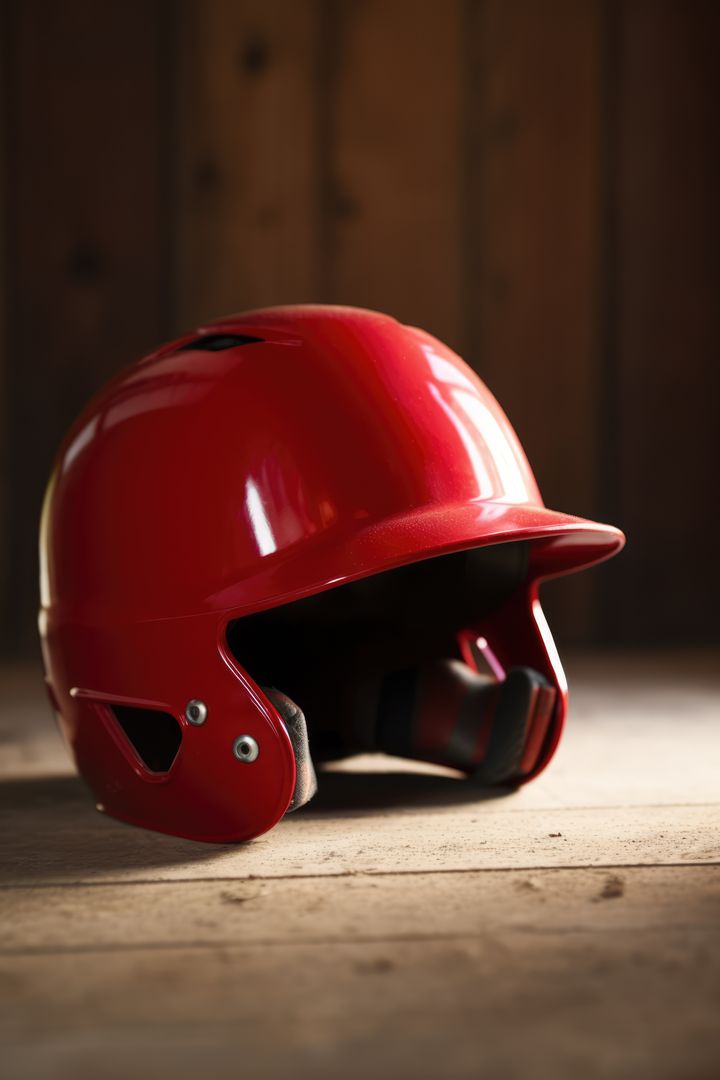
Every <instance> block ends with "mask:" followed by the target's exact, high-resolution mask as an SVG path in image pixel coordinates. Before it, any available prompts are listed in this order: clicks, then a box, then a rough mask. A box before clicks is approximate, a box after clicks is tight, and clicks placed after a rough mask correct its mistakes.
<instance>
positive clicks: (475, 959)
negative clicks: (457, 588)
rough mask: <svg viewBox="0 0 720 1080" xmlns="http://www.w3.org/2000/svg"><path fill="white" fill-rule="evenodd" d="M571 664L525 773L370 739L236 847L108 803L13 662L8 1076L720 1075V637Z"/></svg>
mask: <svg viewBox="0 0 720 1080" xmlns="http://www.w3.org/2000/svg"><path fill="white" fill-rule="evenodd" d="M568 668H569V674H570V677H571V684H572V686H573V689H574V696H573V702H572V716H571V723H570V725H569V728H568V733H567V736H566V739H565V742H564V744H563V746H562V748H561V751H560V752H559V754H558V756H557V758H556V760H555V762H554V764H553V765H552V766H551V768H550V770H549V772H547V773H546V774H545V775H544V776H543V777H542V778H540V779H539V780H538V781H537V782H536V783H535V784H534V785H531V786H530V787H528V788H527V789H525V790H523V791H521V792H518V793H516V794H512V795H505V796H502V797H494V798H487V797H486V798H482V797H480V796H479V794H478V792H477V791H473V789H472V788H471V786H470V785H469V784H465V783H463V782H461V781H458V780H457V779H455V778H453V777H451V776H449V775H445V774H442V773H441V772H439V771H435V772H433V771H431V770H425V771H420V772H418V771H415V772H413V771H409V770H408V767H407V765H403V764H402V763H398V762H396V761H394V760H391V759H379V758H377V759H363V760H358V761H356V762H355V763H354V764H353V767H352V770H351V771H348V770H347V767H346V770H345V771H336V772H333V773H328V774H324V775H323V776H321V778H320V781H321V792H320V795H319V796H318V798H317V800H316V802H315V803H314V804H313V805H312V806H310V807H308V808H307V809H305V810H303V811H301V812H299V813H298V814H296V815H294V816H292V817H290V818H288V819H287V820H286V821H284V822H283V823H282V824H281V825H280V826H279V827H278V828H277V829H275V830H274V831H273V832H272V833H270V834H269V835H267V836H265V837H262V838H261V839H259V840H257V841H255V842H253V843H252V844H248V845H244V846H238V847H214V846H203V845H200V844H194V843H189V842H185V841H179V840H174V839H172V838H168V837H163V836H159V835H154V834H151V833H145V832H143V831H140V830H136V829H133V828H130V827H128V826H124V825H121V824H118V823H116V822H113V821H111V820H108V819H106V818H103V817H101V816H100V815H99V814H97V813H96V811H95V810H94V808H93V803H92V800H91V799H90V797H89V796H88V794H87V793H86V791H85V789H84V787H83V786H82V784H81V783H80V781H78V780H77V779H76V778H75V776H74V775H73V773H72V770H71V768H70V766H69V765H68V764H67V762H66V759H65V754H64V750H63V748H62V746H61V744H60V741H59V738H58V736H57V735H56V734H55V731H54V727H53V721H52V719H51V717H50V715H49V712H48V711H47V710H46V708H45V705H44V698H43V693H42V689H41V684H40V682H39V679H38V676H37V674H36V673H31V672H6V673H5V674H4V677H3V711H2V720H1V724H0V740H1V741H0V748H1V750H2V770H1V772H0V809H1V811H2V821H3V825H2V848H3V851H2V862H1V868H0V885H1V887H0V904H1V906H2V910H1V913H0V920H1V926H2V942H1V947H0V1024H1V1027H2V1037H3V1044H4V1046H3V1058H2V1061H3V1064H1V1065H0V1069H1V1070H2V1075H3V1077H5V1078H6V1080H10V1078H13V1080H14V1078H16V1077H17V1078H21V1077H22V1078H26V1077H28V1078H29V1077H68V1078H70V1077H72V1078H73V1080H84V1078H86V1077H87V1078H93V1080H104V1078H113V1080H114V1078H116V1077H117V1078H118V1080H119V1078H123V1080H126V1078H127V1077H131V1076H132V1077H145V1076H147V1077H161V1076H163V1077H164V1076H170V1077H173V1080H176V1078H178V1080H182V1078H185V1077H188V1078H190V1077H197V1076H201V1077H204V1078H207V1080H214V1078H216V1077H217V1078H224V1077H236V1076H242V1077H278V1078H286V1077H287V1078H297V1077H312V1078H324V1077H327V1078H333V1080H335V1078H340V1077H348V1076H349V1077H356V1076H358V1077H359V1076H366V1075H368V1076H372V1077H376V1078H382V1077H402V1078H405V1077H407V1078H412V1080H416V1078H425V1077H432V1078H443V1080H444V1078H454V1077H481V1076H482V1077H485V1076H487V1077H489V1078H493V1080H495V1078H498V1080H504V1078H514V1077H529V1076H532V1077H533V1078H535V1077H538V1078H541V1080H544V1078H547V1080H551V1078H552V1080H558V1078H560V1080H563V1078H568V1080H569V1078H573V1080H575V1078H577V1077H583V1078H588V1077H590V1078H593V1077H602V1078H605V1077H607V1078H610V1077H613V1078H616V1077H633V1078H638V1077H639V1078H645V1077H647V1078H648V1080H650V1078H652V1080H657V1078H664V1077H677V1078H683V1080H693V1078H703V1077H708V1078H710V1077H713V1078H716V1077H718V1076H720V867H719V864H720V664H719V663H718V658H717V656H709V655H707V654H706V655H704V656H699V655H694V656H689V655H684V656H680V655H675V656H672V655H664V656H654V657H653V656H633V657H628V658H625V659H619V658H612V657H609V658H608V657H605V658H602V657H594V658H585V659H582V658H580V659H576V660H575V661H573V662H571V663H569V664H568Z"/></svg>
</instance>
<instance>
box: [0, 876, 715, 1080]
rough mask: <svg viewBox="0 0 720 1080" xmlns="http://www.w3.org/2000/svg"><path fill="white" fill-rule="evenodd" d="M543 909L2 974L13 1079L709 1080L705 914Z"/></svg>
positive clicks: (85, 957) (84, 958)
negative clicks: (507, 917) (662, 917)
mask: <svg viewBox="0 0 720 1080" xmlns="http://www.w3.org/2000/svg"><path fill="white" fill-rule="evenodd" d="M326 895H327V900H328V903H330V904H331V903H332V899H333V895H332V891H331V890H328V893H327V894H326ZM419 898H420V897H419V896H418V899H419ZM648 899H649V898H648ZM175 903H176V904H177V905H181V904H182V898H181V897H178V898H177V899H176V901H175ZM501 903H502V901H501ZM606 903H607V904H608V905H610V904H614V905H618V907H620V908H621V906H622V904H623V901H622V900H621V899H620V900H618V899H616V900H608V901H607V902H606ZM590 906H591V907H592V910H593V911H596V910H597V908H598V905H597V904H592V903H591V902H590ZM544 908H545V905H543V902H542V900H538V901H537V903H536V904H535V906H534V913H533V915H532V920H533V926H531V927H528V928H525V929H522V928H512V929H510V928H505V929H502V930H499V931H498V930H497V929H496V928H495V927H488V928H487V929H486V930H483V931H481V932H480V933H479V934H477V935H475V936H468V937H465V938H455V939H453V940H451V941H443V940H437V939H436V940H427V939H425V940H420V941H416V942H404V941H392V940H388V941H383V942H371V943H365V942H362V941H354V942H348V943H342V944H332V943H327V944H322V945H317V944H312V945H309V944H300V943H298V944H295V945H276V946H267V945H264V944H261V945H259V946H258V947H253V946H252V945H250V946H247V945H242V944H240V943H238V944H237V945H234V946H214V947H209V948H203V949H193V948H187V947H186V948H184V947H183V945H182V944H181V943H179V944H178V945H176V946H175V947H174V948H170V949H163V950H138V951H135V950H122V949H121V950H119V951H117V952H114V953H113V952H100V953H96V952H90V953H87V954H81V953H71V954H69V955H64V956H63V955H57V954H56V955H52V956H43V955H40V956H21V957H12V958H8V959H3V960H2V962H1V963H0V971H2V979H3V982H2V986H3V990H2V1003H3V1010H2V1021H1V1023H2V1032H3V1036H4V1042H5V1049H4V1064H5V1075H6V1076H8V1077H10V1078H11V1080H20V1078H30V1077H37V1076H47V1075H52V1076H53V1077H60V1078H62V1080H65V1078H67V1080H70V1078H73V1080H78V1078H81V1080H85V1077H88V1078H93V1080H97V1078H99V1077H102V1078H103V1080H104V1078H108V1080H116V1078H117V1080H120V1078H122V1077H126V1076H127V1075H129V1074H132V1075H135V1076H138V1077H143V1078H144V1077H151V1076H156V1075H158V1073H161V1074H162V1073H170V1074H172V1075H173V1076H178V1077H182V1078H184V1077H194V1076H197V1075H198V1073H200V1074H204V1075H209V1076H213V1077H220V1078H225V1077H236V1076H237V1075H238V1072H241V1074H242V1075H249V1076H253V1077H256V1076H257V1077H287V1076H288V1075H289V1074H290V1073H292V1075H293V1076H299V1077H313V1078H317V1077H327V1078H332V1080H334V1078H336V1077H337V1076H338V1075H340V1074H341V1075H343V1076H350V1077H365V1076H368V1075H373V1076H376V1077H379V1078H383V1080H385V1078H387V1080H390V1078H392V1080H397V1078H401V1080H404V1078H408V1080H411V1078H415V1077H422V1078H428V1080H430V1078H432V1080H436V1078H437V1077H439V1076H442V1077H447V1078H450V1080H455V1078H458V1080H459V1078H463V1080H469V1078H470V1077H477V1076H478V1074H480V1075H488V1076H501V1077H507V1078H509V1080H516V1078H517V1080H521V1078H524V1077H527V1076H528V1075H529V1073H530V1072H531V1073H532V1075H533V1076H537V1077H540V1078H541V1080H557V1078H558V1077H559V1078H561V1080H566V1078H567V1080H575V1078H576V1077H577V1076H578V1075H582V1076H584V1077H589V1078H591V1080H595V1078H597V1080H601V1078H602V1080H605V1078H607V1077H608V1076H612V1077H620V1078H623V1080H624V1078H628V1080H629V1078H632V1080H637V1078H643V1080H644V1078H645V1077H647V1078H651V1077H652V1078H653V1080H655V1078H658V1077H659V1078H661V1080H676V1078H677V1077H679V1076H690V1077H697V1078H702V1080H705V1078H707V1080H709V1078H710V1077H711V1076H713V1075H714V1071H713V1070H714V1064H715V1063H716V1060H717V1054H718V1028H717V1005H716V1001H717V992H718V976H719V971H718V959H717V955H718V954H717V950H716V949H715V950H709V949H708V943H709V942H712V941H714V940H716V937H715V935H716V931H715V930H714V929H713V928H712V927H709V926H708V924H707V922H706V921H704V920H703V921H702V922H701V923H700V924H699V925H698V926H697V927H696V926H695V925H693V922H692V918H691V916H692V914H693V913H694V912H695V909H696V906H695V904H694V903H692V902H690V903H689V904H688V906H687V907H686V909H685V912H683V911H682V910H680V911H679V912H678V915H677V916H676V917H675V918H674V919H672V920H668V921H667V922H666V923H665V924H664V925H663V926H662V927H660V928H657V927H653V926H650V927H642V926H641V925H638V924H636V923H634V922H633V920H631V921H630V923H629V925H625V926H623V925H622V922H623V920H622V917H621V916H616V917H615V918H616V925H615V926H614V927H613V929H612V930H609V931H608V932H602V931H597V930H593V929H582V928H580V927H575V926H574V925H573V924H572V923H569V922H566V923H565V924H564V925H561V926H559V927H558V928H557V929H551V928H549V927H548V928H544V927H543V911H544ZM428 914H429V916H430V917H431V914H432V913H431V912H429V913H428ZM320 917H321V916H319V918H320ZM534 926H537V930H535V929H534V928H533V927H534Z"/></svg>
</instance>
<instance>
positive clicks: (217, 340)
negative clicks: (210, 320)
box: [178, 334, 265, 352]
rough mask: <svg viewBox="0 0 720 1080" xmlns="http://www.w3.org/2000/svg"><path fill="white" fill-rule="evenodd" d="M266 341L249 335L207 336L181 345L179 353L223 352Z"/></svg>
mask: <svg viewBox="0 0 720 1080" xmlns="http://www.w3.org/2000/svg"><path fill="white" fill-rule="evenodd" d="M264 340H265V338H261V337H250V335H249V334H206V335H205V336H204V337H199V338H193V340H192V341H188V342H187V344H186V345H181V346H180V348H179V349H178V352H188V351H190V350H192V351H193V352H195V351H197V352H222V350H223V349H236V348H237V347H238V346H239V345H257V344H258V342H261V341H264Z"/></svg>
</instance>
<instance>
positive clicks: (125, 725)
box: [111, 705, 182, 773]
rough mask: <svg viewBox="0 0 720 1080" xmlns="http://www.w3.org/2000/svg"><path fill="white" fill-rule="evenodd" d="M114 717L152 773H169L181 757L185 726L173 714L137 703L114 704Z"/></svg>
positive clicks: (112, 707)
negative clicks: (178, 757) (181, 725)
mask: <svg viewBox="0 0 720 1080" xmlns="http://www.w3.org/2000/svg"><path fill="white" fill-rule="evenodd" d="M111 709H112V713H113V716H114V717H115V720H116V721H117V723H118V725H119V727H120V728H121V729H122V731H123V733H124V735H125V737H126V739H127V740H128V742H129V743H130V744H131V745H132V748H133V750H134V751H135V753H136V754H137V756H138V757H139V758H140V760H141V761H142V763H143V765H144V766H145V768H146V769H148V770H149V771H150V772H154V773H166V772H168V770H169V769H170V767H171V765H172V763H173V761H174V760H175V758H176V757H177V752H178V750H179V749H180V743H181V742H182V728H181V727H180V724H179V723H178V721H177V720H176V719H175V717H174V716H171V715H170V713H166V712H160V711H158V710H157V709H141V708H136V707H135V706H134V705H112V706H111Z"/></svg>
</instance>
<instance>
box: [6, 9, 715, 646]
mask: <svg viewBox="0 0 720 1080" xmlns="http://www.w3.org/2000/svg"><path fill="white" fill-rule="evenodd" d="M719 43H720V3H716V2H713V0H688V2H686V3H678V2H670V0H627V2H625V3H620V2H612V0H610V2H607V3H602V2H599V0H535V2H532V0H509V2H508V0H434V2H433V0H334V2H333V0H317V2H314V0H235V2H230V0H185V2H182V0H179V2H171V0H101V2H98V0H55V2H42V0H24V2H23V0H8V2H7V3H5V4H4V5H3V7H2V51H3V56H2V61H3V62H2V86H1V88H0V94H1V97H2V147H3V154H2V165H3V168H2V180H1V184H0V205H1V207H2V219H1V221H2V224H1V229H2V244H3V253H4V257H3V264H2V274H1V275H0V286H1V288H0V341H1V343H2V360H1V363H0V407H1V409H2V437H3V445H2V468H1V469H0V499H1V521H2V530H1V532H2V537H1V539H2V549H1V551H0V575H1V578H2V616H1V618H0V629H1V631H2V642H3V648H4V651H5V653H6V654H7V655H10V654H16V655H18V654H20V655H21V654H32V653H33V652H34V651H35V650H36V643H35V615H36V608H37V585H36V577H37V571H36V560H37V556H36V549H37V543H36V532H37V521H38V514H39V507H40V501H41V498H42V492H43V487H44V484H45V481H46V479H47V475H48V472H49V469H50V465H51V460H52V456H53V453H54V450H55V447H56V446H57V443H58V442H59V440H60V438H61V436H62V434H63V432H64V430H65V428H66V427H67V425H68V423H69V422H70V421H71V419H72V418H73V417H74V415H75V414H76V413H77V411H78V410H79V408H80V407H81V405H82V404H83V402H84V401H85V400H86V399H87V398H88V397H89V395H90V394H91V393H92V392H93V391H94V390H95V389H96V388H97V387H98V386H99V385H100V384H101V383H102V382H103V381H104V380H105V379H106V378H107V377H108V376H109V375H111V374H112V373H113V372H115V371H116V370H117V369H118V368H120V367H121V366H123V365H124V364H126V363H128V362H129V361H131V360H132V359H134V358H135V357H136V356H137V355H138V354H140V353H142V352H143V351H146V350H148V349H150V348H151V347H152V346H153V345H155V344H156V343H158V342H159V341H161V340H163V339H164V338H167V337H168V336H170V335H173V334H175V333H176V332H177V331H179V330H181V329H183V328H186V327H191V326H192V325H193V324H195V323H197V322H199V321H201V320H207V319H209V318H211V317H213V316H217V315H221V314H225V313H228V312H231V311H233V310H240V309H243V308H249V307H254V306H257V305H261V304H263V305H264V304H272V303H283V302H284V303H287V302H298V301H310V300H312V301H325V302H341V303H352V304H358V305H366V306H369V307H377V308H380V309H384V310H386V311H388V312H390V313H391V314H394V315H396V316H398V317H399V318H401V319H403V320H407V321H411V322H413V323H416V324H420V325H422V326H424V327H426V328H427V329H429V330H430V331H432V332H434V333H435V334H437V335H438V336H439V337H441V338H444V339H445V340H447V341H448V342H449V343H450V344H451V345H452V346H453V347H455V348H456V349H457V350H458V351H460V352H461V353H463V354H464V355H465V356H466V357H467V359H468V360H469V362H470V363H471V364H472V365H473V366H474V367H475V368H476V369H477V370H478V372H479V373H480V374H481V375H482V377H483V378H484V379H485V380H486V381H487V383H488V384H489V386H490V387H491V389H492V390H493V391H494V392H495V393H496V394H497V396H498V397H499V399H500V401H501V403H502V405H503V406H504V408H505V409H506V411H507V412H508V413H509V415H510V417H511V419H512V421H513V422H514V424H515V426H516V428H517V430H518V432H519V434H520V437H521V439H522V440H523V442H524V445H525V448H526V450H527V452H528V455H529V457H530V460H531V463H532V464H533V466H534V468H535V471H536V474H537V476H538V479H539V482H540V485H541V488H542V490H543V493H544V496H545V499H546V502H547V503H548V504H549V505H551V506H554V507H556V508H558V509H562V510H567V511H570V512H575V513H579V514H584V515H588V516H591V517H599V518H600V519H603V520H609V521H611V522H613V523H615V524H618V525H620V526H621V527H622V528H624V529H625V530H626V531H627V533H628V537H629V544H628V547H627V549H626V551H625V552H624V553H623V555H622V556H621V557H620V558H619V559H618V560H616V561H614V562H613V563H610V564H608V565H607V566H606V567H603V568H601V569H599V570H597V571H594V572H592V573H590V574H587V575H580V576H578V577H573V578H570V579H567V580H566V581H565V582H561V583H557V584H554V585H552V586H548V588H547V594H548V595H547V606H548V607H549V608H550V614H551V621H552V625H553V626H554V629H555V630H556V632H557V635H558V636H559V637H560V639H561V640H564V641H574V642H583V643H590V642H594V643H599V642H613V643H618V644H626V643H634V644H657V643H688V644H691V643H703V642H706V643H707V642H709V641H716V640H717V639H718V636H720V634H719V631H718V619H717V615H716V612H717V610H718V607H719V606H720V573H719V572H718V568H717V559H716V549H717V544H718V540H717V536H718V509H717V506H718V465H719V457H720V455H719V453H718V449H719V445H718V444H719V440H718V434H717V427H718V405H719V400H720V395H719V390H720V373H719V369H720V364H719V360H720V357H719V355H718V353H719V351H720V350H719V345H720V304H719V300H720V210H719V207H718V195H719V193H720V154H719V151H718V145H719V144H718V125H717V114H718V107H719V105H720V96H719V94H718V90H719V87H718V76H717V71H718V67H719V66H720V65H719V64H718V45H719Z"/></svg>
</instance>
